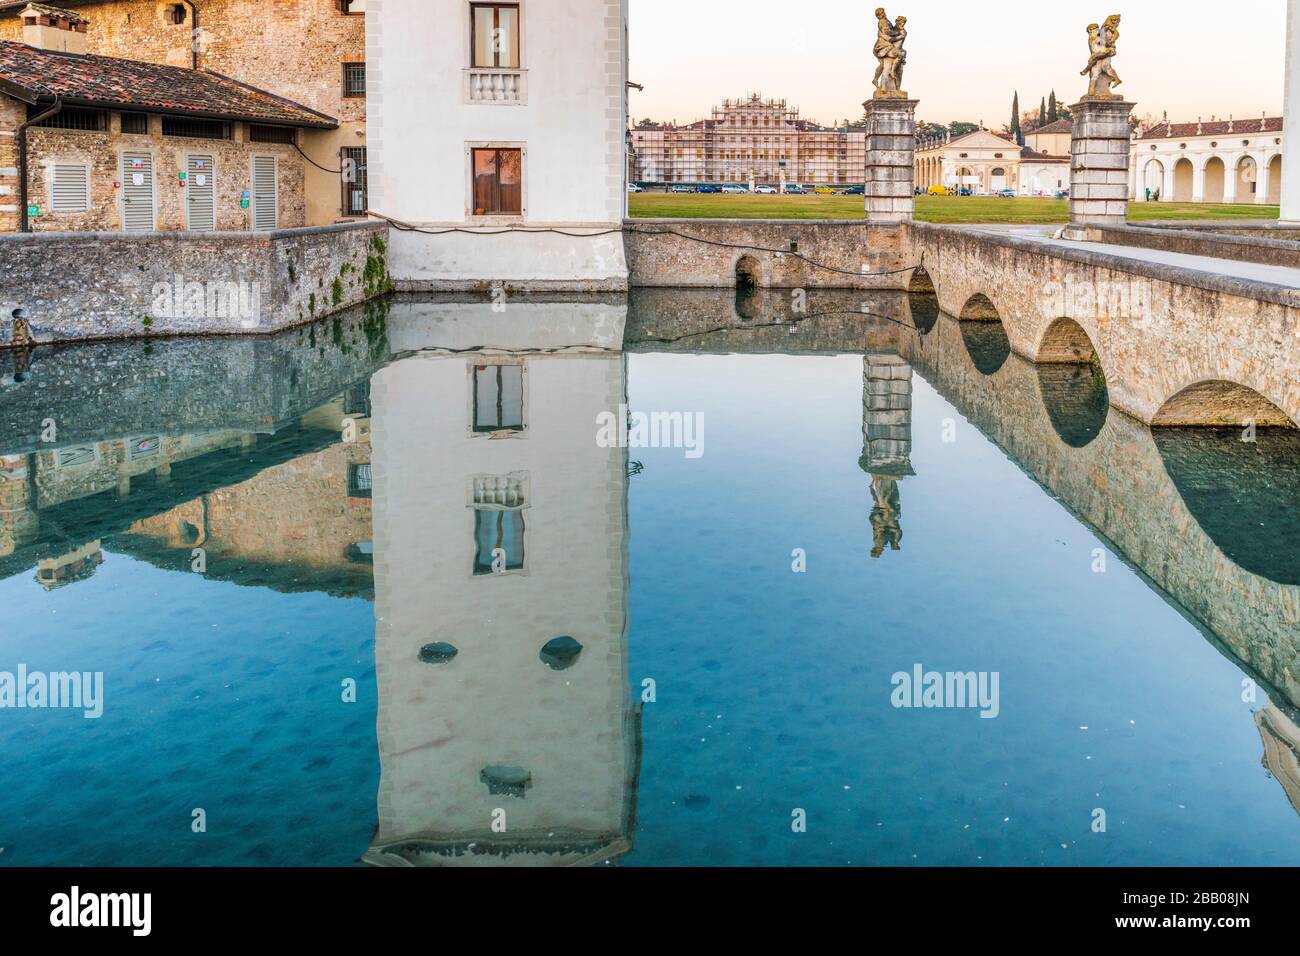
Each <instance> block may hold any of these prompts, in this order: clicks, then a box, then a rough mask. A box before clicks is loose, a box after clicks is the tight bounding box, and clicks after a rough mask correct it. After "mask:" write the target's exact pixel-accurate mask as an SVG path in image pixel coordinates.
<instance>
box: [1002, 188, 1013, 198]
mask: <svg viewBox="0 0 1300 956" xmlns="http://www.w3.org/2000/svg"><path fill="white" fill-rule="evenodd" d="M998 195H999V196H1001V197H1002V198H1003V199H1015V198H1016V191H1015V190H1014V189H999V190H998Z"/></svg>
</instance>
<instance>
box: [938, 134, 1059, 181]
mask: <svg viewBox="0 0 1300 956" xmlns="http://www.w3.org/2000/svg"><path fill="white" fill-rule="evenodd" d="M1050 135H1051V134H1046V133H1045V142H1044V144H1043V145H1044V147H1053V146H1056V144H1055V143H1054V142H1052V141H1051V140H1050V139H1048V138H1047V137H1049V136H1050ZM1068 139H1069V137H1068V136H1067V137H1066V147H1067V148H1066V153H1065V154H1063V155H1051V154H1049V153H1046V152H1039V151H1038V150H1037V149H1036V148H1034V147H1033V146H1030V145H1025V146H1019V145H1017V144H1016V143H1015V142H1014V141H1012V140H1009V139H1007V138H1005V137H1003V136H999V135H998V134H997V133H994V132H992V131H990V130H987V129H979V130H976V131H975V132H973V133H967V134H965V135H964V136H956V137H941V138H935V139H927V140H921V141H920V142H919V143H918V144H917V147H916V154H915V163H916V173H915V175H916V184H917V186H919V187H921V188H922V189H927V190H928V189H931V188H933V187H936V186H937V187H941V188H944V189H969V190H970V191H971V192H972V193H974V194H975V195H987V194H990V193H999V192H1002V191H1003V190H1005V189H1010V190H1012V191H1013V192H1015V193H1016V195H1018V196H1054V195H1055V194H1056V193H1057V192H1058V191H1059V190H1062V189H1067V188H1069V185H1070V157H1069V155H1068V153H1069V149H1068V145H1069V144H1068ZM1028 142H1029V139H1028V136H1026V143H1028ZM1058 148H1059V147H1058Z"/></svg>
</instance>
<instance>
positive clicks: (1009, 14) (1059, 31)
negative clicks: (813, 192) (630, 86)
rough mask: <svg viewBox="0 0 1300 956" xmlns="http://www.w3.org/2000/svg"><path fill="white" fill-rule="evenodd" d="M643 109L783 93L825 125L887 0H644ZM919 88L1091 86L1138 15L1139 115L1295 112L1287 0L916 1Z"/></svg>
mask: <svg viewBox="0 0 1300 956" xmlns="http://www.w3.org/2000/svg"><path fill="white" fill-rule="evenodd" d="M630 4H631V79H632V80H634V81H635V82H638V83H643V84H645V87H646V88H645V92H642V93H638V92H637V91H636V90H632V91H631V101H630V102H631V106H630V110H631V114H632V116H633V117H634V118H636V119H642V118H647V117H648V118H651V119H656V120H672V119H676V120H678V121H679V122H682V123H686V122H690V121H691V120H695V119H699V118H701V117H704V116H707V115H709V112H710V110H711V109H712V107H713V106H714V104H715V103H717V102H718V101H719V100H721V99H723V98H724V97H739V96H744V95H746V94H747V93H751V92H760V93H762V94H763V95H764V96H771V97H778V98H780V97H784V98H785V99H787V100H788V101H789V102H790V103H791V105H793V106H798V107H800V109H801V111H802V115H803V116H804V117H805V118H808V119H815V120H818V121H819V122H822V123H826V124H829V123H832V122H834V121H835V120H836V119H840V118H844V117H848V118H851V119H856V118H857V117H858V116H860V115H861V114H862V101H863V100H865V99H867V98H868V97H869V96H870V95H871V90H872V87H871V77H872V74H873V73H874V72H875V69H876V61H875V58H874V57H873V56H872V55H871V48H872V46H873V45H874V43H875V16H874V11H875V8H876V7H877V6H879V5H880V3H879V2H878V0H794V2H791V0H630ZM884 6H885V8H886V11H887V13H888V15H889V17H890V18H891V19H892V18H894V17H896V16H898V15H899V14H902V15H904V16H906V17H907V27H908V31H909V37H908V42H907V50H908V62H907V67H906V71H905V74H904V86H905V88H906V89H907V92H908V93H909V94H910V95H911V96H912V97H913V98H914V99H919V100H920V101H921V105H920V106H919V107H918V108H917V118H918V119H921V120H926V121H928V122H938V123H948V122H950V121H952V120H967V121H970V122H975V121H978V120H981V119H982V120H983V121H984V122H985V123H986V124H987V125H988V126H990V127H992V128H1000V127H1001V126H1002V125H1003V124H1005V123H1007V122H1009V121H1010V119H1011V95H1012V93H1013V92H1015V91H1016V90H1019V92H1020V106H1021V109H1022V110H1029V109H1036V108H1037V107H1038V103H1039V100H1040V98H1042V97H1045V96H1047V95H1048V93H1050V92H1051V91H1052V89H1053V88H1055V89H1056V95H1057V96H1058V97H1059V98H1060V99H1061V100H1062V101H1063V102H1064V103H1066V104H1067V105H1069V104H1070V103H1073V102H1075V101H1076V100H1078V99H1079V97H1080V96H1082V94H1083V92H1084V89H1085V85H1086V84H1085V80H1084V78H1083V77H1081V76H1079V71H1080V70H1082V69H1083V68H1084V66H1085V65H1086V64H1087V62H1088V46H1087V41H1088V38H1087V26H1088V24H1089V23H1094V22H1100V21H1101V20H1103V19H1105V17H1106V16H1108V15H1109V14H1111V13H1115V12H1118V13H1120V14H1121V16H1122V17H1123V20H1122V22H1121V24H1120V41H1119V55H1118V56H1117V57H1116V59H1115V68H1116V70H1117V71H1118V72H1119V75H1120V77H1121V78H1122V79H1123V80H1124V84H1123V85H1122V86H1121V87H1119V90H1118V91H1119V92H1120V93H1123V94H1124V95H1125V97H1126V98H1127V99H1130V100H1133V101H1135V102H1136V103H1137V107H1136V108H1135V109H1134V113H1135V115H1137V116H1144V115H1146V114H1152V115H1154V116H1156V117H1159V116H1160V115H1161V113H1162V112H1163V111H1165V110H1168V111H1169V118H1170V119H1171V120H1174V121H1183V122H1194V121H1195V120H1196V118H1197V116H1198V115H1199V116H1203V117H1204V118H1205V119H1207V120H1208V119H1209V118H1210V116H1212V115H1213V116H1217V117H1219V118H1221V119H1226V118H1227V117H1228V115H1229V114H1232V115H1234V116H1236V117H1238V118H1243V117H1246V118H1249V117H1258V116H1259V115H1260V112H1261V111H1267V112H1268V114H1269V115H1270V116H1278V115H1281V112H1282V83H1283V65H1284V64H1283V60H1284V57H1285V51H1286V38H1285V24H1286V0H1234V2H1232V3H1230V4H1226V5H1225V4H1224V3H1223V2H1222V0H1129V2H1120V0H1109V2H1098V0H1091V2H1089V3H1079V2H1077V0H1034V2H1030V0H1001V2H998V3H982V2H979V0H974V2H972V0H961V2H958V0H904V2H903V3H902V4H896V3H894V2H891V0H886V2H885V4H884Z"/></svg>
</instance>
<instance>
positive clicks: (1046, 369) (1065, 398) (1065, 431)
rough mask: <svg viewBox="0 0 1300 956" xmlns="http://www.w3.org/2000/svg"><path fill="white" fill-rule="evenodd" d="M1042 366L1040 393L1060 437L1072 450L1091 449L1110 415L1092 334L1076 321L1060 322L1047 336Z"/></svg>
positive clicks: (1040, 353)
mask: <svg viewBox="0 0 1300 956" xmlns="http://www.w3.org/2000/svg"><path fill="white" fill-rule="evenodd" d="M1038 362H1039V365H1038V369H1037V371H1038V389H1039V392H1040V393H1041V395H1042V398H1043V407H1044V408H1045V409H1046V410H1047V417H1048V418H1049V419H1050V420H1051V422H1052V427H1053V428H1054V429H1055V430H1056V434H1057V435H1058V436H1060V439H1061V441H1063V442H1065V443H1066V444H1067V445H1069V446H1070V447H1071V448H1084V447H1086V446H1087V445H1090V444H1091V443H1092V442H1093V440H1094V439H1096V437H1097V436H1098V435H1100V434H1101V430H1102V427H1103V426H1105V424H1106V418H1107V416H1108V415H1109V414H1110V391H1109V389H1108V388H1107V387H1106V373H1105V372H1104V371H1103V369H1102V367H1101V360H1100V359H1099V358H1098V357H1097V350H1096V349H1095V348H1093V344H1092V340H1091V339H1090V338H1088V333H1087V332H1085V331H1084V330H1083V326H1081V325H1079V323H1078V322H1075V321H1074V320H1073V319H1057V320H1056V321H1055V322H1053V323H1052V324H1051V325H1050V326H1048V329H1047V332H1046V333H1045V334H1044V335H1043V341H1042V344H1041V345H1040V346H1039V349H1038Z"/></svg>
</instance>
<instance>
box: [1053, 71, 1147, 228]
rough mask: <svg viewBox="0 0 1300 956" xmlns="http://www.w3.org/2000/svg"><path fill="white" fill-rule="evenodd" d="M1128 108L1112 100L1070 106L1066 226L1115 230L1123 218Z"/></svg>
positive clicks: (1090, 99) (1125, 215)
mask: <svg viewBox="0 0 1300 956" xmlns="http://www.w3.org/2000/svg"><path fill="white" fill-rule="evenodd" d="M1133 106H1134V104H1132V103H1128V102H1125V101H1124V100H1122V99H1119V98H1118V97H1117V98H1115V99H1102V98H1100V97H1085V98H1084V99H1083V100H1082V101H1080V102H1078V103H1075V104H1074V105H1073V106H1072V107H1070V111H1071V113H1072V114H1073V116H1074V135H1073V139H1071V141H1070V225H1069V227H1068V229H1067V234H1068V233H1071V232H1079V231H1081V230H1082V229H1084V228H1086V227H1088V226H1100V225H1105V226H1120V225H1123V224H1124V223H1125V221H1126V220H1127V219H1128V187H1129V153H1130V150H1131V148H1132V137H1131V130H1130V127H1129V114H1130V113H1131V112H1132V111H1133Z"/></svg>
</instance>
